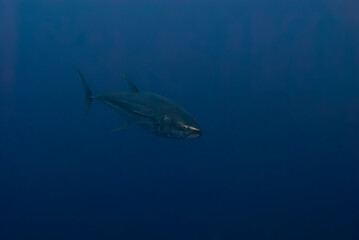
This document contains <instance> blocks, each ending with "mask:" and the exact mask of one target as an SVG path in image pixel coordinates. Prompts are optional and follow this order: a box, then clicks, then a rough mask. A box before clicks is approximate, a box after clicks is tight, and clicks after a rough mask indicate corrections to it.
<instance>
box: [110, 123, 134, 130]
mask: <svg viewBox="0 0 359 240" xmlns="http://www.w3.org/2000/svg"><path fill="white" fill-rule="evenodd" d="M128 125H130V124H129V122H124V123H122V125H121V126H120V127H119V128H116V129H114V130H112V132H118V131H121V130H123V129H125V128H127V127H128Z"/></svg>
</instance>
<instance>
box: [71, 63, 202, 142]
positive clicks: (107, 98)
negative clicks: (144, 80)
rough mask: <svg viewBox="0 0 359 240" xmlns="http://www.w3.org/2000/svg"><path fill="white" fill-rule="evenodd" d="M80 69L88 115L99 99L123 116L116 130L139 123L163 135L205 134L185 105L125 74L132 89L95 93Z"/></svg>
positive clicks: (194, 136)
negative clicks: (147, 89)
mask: <svg viewBox="0 0 359 240" xmlns="http://www.w3.org/2000/svg"><path fill="white" fill-rule="evenodd" d="M77 72H78V74H79V75H80V78H81V81H82V85H83V88H84V90H85V97H86V102H85V103H86V104H85V109H84V114H85V115H86V114H87V113H88V111H89V109H90V106H91V103H92V102H93V101H94V100H96V101H99V102H101V103H103V104H105V105H107V106H108V107H110V108H111V109H113V110H114V111H115V112H117V113H118V114H120V115H121V116H122V117H123V119H124V122H123V124H122V125H121V126H120V127H119V128H116V129H114V130H113V132H118V131H121V130H123V129H125V128H127V127H128V126H129V125H130V124H136V125H138V126H140V127H142V128H143V129H145V130H146V131H148V132H150V133H152V134H154V135H157V136H160V137H164V138H172V139H192V138H196V137H199V136H202V128H201V127H200V126H199V125H198V123H197V122H196V121H195V120H194V118H193V117H192V116H191V115H190V114H189V113H188V112H187V111H186V110H185V109H184V108H183V107H181V106H179V105H178V104H176V103H175V102H173V101H172V100H170V99H168V98H166V97H163V96H161V95H158V94H156V93H152V92H143V91H140V90H139V89H138V88H137V87H136V85H135V84H134V83H133V82H132V80H131V79H130V78H128V77H127V76H126V75H122V77H123V78H124V79H125V80H126V81H127V83H128V85H129V87H130V89H131V91H122V92H119V91H117V92H107V93H102V94H98V95H94V94H93V92H92V91H91V89H90V87H89V85H88V83H87V81H86V79H85V77H84V75H83V74H82V72H81V71H80V70H78V69H77Z"/></svg>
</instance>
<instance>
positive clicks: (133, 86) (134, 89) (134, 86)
mask: <svg viewBox="0 0 359 240" xmlns="http://www.w3.org/2000/svg"><path fill="white" fill-rule="evenodd" d="M122 77H123V78H124V79H126V80H127V83H128V85H130V87H131V90H132V91H134V92H139V91H140V90H138V88H137V87H136V85H135V84H134V83H133V82H132V81H131V79H129V78H128V77H127V76H126V75H125V74H122Z"/></svg>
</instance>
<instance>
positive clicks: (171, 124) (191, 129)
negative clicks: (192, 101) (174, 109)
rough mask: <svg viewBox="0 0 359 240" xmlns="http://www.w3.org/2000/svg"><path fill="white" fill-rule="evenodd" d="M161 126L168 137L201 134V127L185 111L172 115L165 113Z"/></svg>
mask: <svg viewBox="0 0 359 240" xmlns="http://www.w3.org/2000/svg"><path fill="white" fill-rule="evenodd" d="M162 127H163V130H164V134H165V135H167V137H169V138H177V139H190V138H196V137H199V136H202V129H201V127H200V126H199V125H198V123H197V122H196V121H195V120H194V119H193V118H192V117H191V116H190V115H189V114H188V113H186V112H182V113H181V114H175V115H173V116H167V115H165V117H164V121H163V126H162Z"/></svg>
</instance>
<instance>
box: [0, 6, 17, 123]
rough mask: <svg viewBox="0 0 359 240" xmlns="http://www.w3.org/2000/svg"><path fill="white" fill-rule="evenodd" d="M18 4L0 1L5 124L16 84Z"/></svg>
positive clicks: (0, 72) (0, 66) (0, 99)
mask: <svg viewBox="0 0 359 240" xmlns="http://www.w3.org/2000/svg"><path fill="white" fill-rule="evenodd" d="M16 6H17V1H16V0H13V1H2V2H1V3H0V36H1V41H2V44H1V45H0V51H1V54H0V83H1V84H0V85H1V88H0V92H1V94H0V112H1V119H2V121H3V124H4V125H6V123H7V122H8V121H9V118H10V114H11V109H12V102H13V87H14V84H15V68H16V45H17V26H16Z"/></svg>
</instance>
